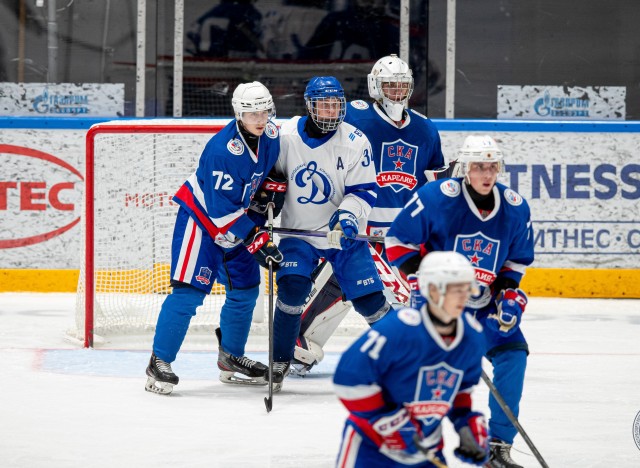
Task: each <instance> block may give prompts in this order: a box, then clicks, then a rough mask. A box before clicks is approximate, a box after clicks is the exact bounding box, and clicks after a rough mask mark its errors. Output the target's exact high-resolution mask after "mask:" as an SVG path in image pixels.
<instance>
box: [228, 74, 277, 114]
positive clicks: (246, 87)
mask: <svg viewBox="0 0 640 468" xmlns="http://www.w3.org/2000/svg"><path fill="white" fill-rule="evenodd" d="M231 105H232V106H233V111H234V112H235V114H236V120H242V113H243V112H257V111H267V112H268V113H269V119H273V118H275V116H276V107H275V105H274V104H273V98H272V97H271V93H269V90H268V89H267V88H266V86H265V85H263V84H262V83H260V82H259V81H254V82H253V83H240V84H239V85H238V87H237V88H236V89H235V91H234V92H233V98H232V99H231Z"/></svg>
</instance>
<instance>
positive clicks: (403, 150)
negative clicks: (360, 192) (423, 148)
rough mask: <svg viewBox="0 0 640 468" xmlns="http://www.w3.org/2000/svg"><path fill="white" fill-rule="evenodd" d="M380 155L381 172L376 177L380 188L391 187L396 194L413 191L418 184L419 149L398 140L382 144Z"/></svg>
mask: <svg viewBox="0 0 640 468" xmlns="http://www.w3.org/2000/svg"><path fill="white" fill-rule="evenodd" d="M380 153H381V154H380V171H379V172H378V175H377V176H376V182H377V183H378V186H380V187H391V189H392V190H393V191H394V192H396V193H398V192H400V191H401V190H404V189H407V190H413V189H414V188H415V187H416V185H417V184H418V179H417V178H416V158H417V156H418V147H417V146H416V145H410V144H409V143H406V142H404V141H402V140H400V139H398V140H396V141H393V142H384V143H382V149H381V152H380Z"/></svg>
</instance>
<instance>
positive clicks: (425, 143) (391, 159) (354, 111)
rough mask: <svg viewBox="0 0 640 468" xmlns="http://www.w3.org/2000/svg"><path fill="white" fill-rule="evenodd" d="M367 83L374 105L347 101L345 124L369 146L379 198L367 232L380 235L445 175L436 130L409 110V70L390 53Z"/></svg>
mask: <svg viewBox="0 0 640 468" xmlns="http://www.w3.org/2000/svg"><path fill="white" fill-rule="evenodd" d="M367 82H368V85H369V95H370V96H371V98H372V99H373V103H371V104H369V103H367V102H365V101H360V100H358V101H351V102H350V103H349V105H348V106H347V115H346V117H345V122H349V123H351V124H353V125H354V126H355V127H357V128H359V129H360V130H362V131H363V133H364V134H365V135H366V136H367V138H369V141H370V142H371V148H372V150H373V153H372V159H373V163H374V165H375V168H376V182H377V184H378V199H377V201H376V206H374V207H373V209H372V210H371V215H369V220H368V224H367V233H368V234H371V235H374V236H384V235H385V234H386V233H387V231H388V230H389V226H391V222H392V221H393V220H394V219H395V218H396V216H397V215H398V213H400V210H401V209H402V207H403V206H404V205H405V204H406V203H407V202H408V201H409V200H410V199H411V196H412V195H413V194H414V193H415V191H416V190H418V189H419V188H420V187H422V186H423V185H424V184H426V183H427V182H428V181H429V180H434V179H435V178H443V177H442V176H444V175H450V173H447V171H446V169H445V168H444V156H443V155H442V148H441V144H440V135H439V134H438V129H437V128H436V126H435V125H434V124H433V122H432V121H431V120H430V119H428V118H426V117H425V116H424V115H422V114H419V113H418V112H416V111H414V110H412V109H410V108H409V98H410V97H411V94H412V93H413V75H412V72H411V69H410V68H409V65H407V63H406V62H405V61H404V60H402V59H400V58H399V57H398V56H397V55H395V54H392V55H388V56H386V57H382V58H381V59H380V60H378V61H377V62H376V63H375V65H374V66H373V68H372V69H371V73H369V75H368V76H367Z"/></svg>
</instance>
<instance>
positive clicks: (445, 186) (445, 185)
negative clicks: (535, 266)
mask: <svg viewBox="0 0 640 468" xmlns="http://www.w3.org/2000/svg"><path fill="white" fill-rule="evenodd" d="M440 190H441V191H442V193H444V194H445V195H446V196H447V197H452V198H453V197H457V196H458V195H460V182H458V181H457V180H453V179H448V180H445V181H444V182H442V183H441V184H440Z"/></svg>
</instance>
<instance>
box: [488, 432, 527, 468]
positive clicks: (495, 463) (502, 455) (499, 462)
mask: <svg viewBox="0 0 640 468" xmlns="http://www.w3.org/2000/svg"><path fill="white" fill-rule="evenodd" d="M489 445H490V446H491V451H490V453H489V461H488V462H487V463H486V464H485V465H484V466H485V467H486V468H523V467H522V466H521V465H518V464H517V463H516V462H515V461H513V459H512V458H511V444H508V443H506V442H503V441H502V440H500V439H491V442H489Z"/></svg>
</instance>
